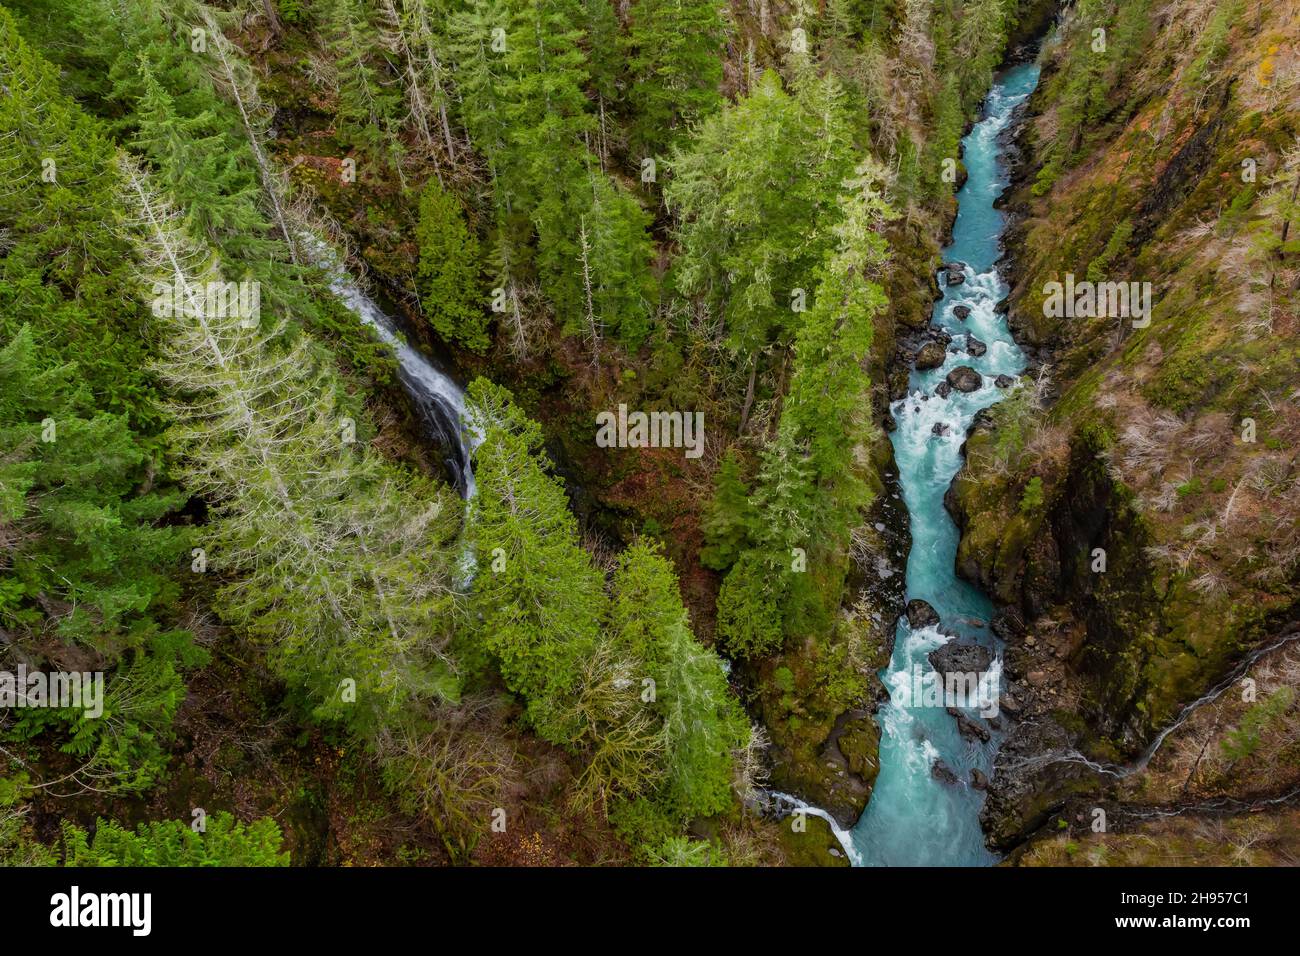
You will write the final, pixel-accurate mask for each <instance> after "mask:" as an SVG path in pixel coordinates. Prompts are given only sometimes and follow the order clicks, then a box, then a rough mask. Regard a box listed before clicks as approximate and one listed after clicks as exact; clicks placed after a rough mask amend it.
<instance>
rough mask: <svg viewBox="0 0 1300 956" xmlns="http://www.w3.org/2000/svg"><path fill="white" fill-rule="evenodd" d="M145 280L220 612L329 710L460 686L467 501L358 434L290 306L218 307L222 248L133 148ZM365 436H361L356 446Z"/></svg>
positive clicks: (381, 717)
mask: <svg viewBox="0 0 1300 956" xmlns="http://www.w3.org/2000/svg"><path fill="white" fill-rule="evenodd" d="M122 177H123V191H124V197H125V199H126V202H127V204H128V208H130V209H131V210H132V212H133V215H134V217H135V219H136V221H137V223H138V225H137V231H136V237H137V245H138V248H139V254H140V258H141V260H142V262H143V266H144V273H145V275H146V277H147V280H146V281H151V282H153V283H154V284H155V288H157V287H158V286H159V285H161V286H163V287H165V288H167V289H169V290H172V295H175V296H178V298H179V302H178V304H177V307H175V308H173V309H171V310H164V312H163V314H162V315H161V316H160V318H161V319H163V320H164V322H163V324H164V329H165V334H163V335H162V336H161V342H162V353H163V360H162V369H163V372H164V375H165V376H166V379H167V381H168V383H169V384H170V385H171V387H172V389H173V391H174V393H175V394H176V395H178V396H184V399H183V400H181V401H178V402H176V403H175V404H174V406H173V415H174V417H175V418H176V420H177V422H178V424H177V426H176V427H175V428H173V430H172V433H171V438H172V441H173V442H174V444H175V445H176V447H177V448H178V450H179V451H181V452H182V454H183V455H184V464H183V472H184V475H185V477H186V479H187V483H188V486H189V488H190V489H191V490H192V491H194V492H195V493H198V494H202V495H204V497H205V498H206V500H208V501H209V502H210V503H211V506H212V511H213V516H214V519H215V520H214V521H213V522H212V524H211V526H210V527H209V528H208V529H207V531H206V533H205V535H204V539H203V543H204V546H205V548H206V550H207V553H208V558H207V561H208V565H209V566H210V567H211V568H212V569H213V570H215V571H217V572H219V573H222V574H223V575H224V576H225V577H224V583H223V584H222V586H221V587H220V589H219V590H218V592H217V598H216V606H217V609H218V610H219V611H220V612H221V614H222V615H223V617H224V618H225V619H226V620H227V621H228V622H229V623H231V624H232V625H235V626H237V627H239V628H241V629H243V630H244V631H245V632H246V633H249V634H251V635H253V636H256V637H260V638H262V639H264V640H266V641H268V642H269V644H270V653H271V659H272V662H273V664H274V665H275V666H276V668H277V670H278V672H279V673H280V674H281V675H282V676H283V677H284V678H285V679H286V680H288V681H289V682H290V684H291V685H293V686H295V687H296V688H298V689H300V690H301V691H302V692H303V693H305V694H306V696H307V699H308V703H309V706H310V707H311V710H312V712H313V713H314V714H315V715H316V716H317V717H320V718H327V719H340V718H342V719H347V720H349V721H350V722H351V723H352V724H353V725H354V726H358V727H362V728H365V727H369V726H372V725H374V724H375V723H376V722H378V723H379V724H382V723H383V722H384V721H385V720H387V719H388V718H389V715H391V714H392V713H394V712H396V711H399V710H400V709H401V708H402V707H403V706H404V705H405V704H406V703H407V702H408V701H410V700H412V699H421V698H433V699H453V700H454V699H455V698H456V696H457V695H458V693H459V690H458V681H457V678H456V667H455V664H454V662H453V661H452V660H451V659H450V657H449V655H448V653H447V651H446V646H447V644H448V642H449V639H450V634H449V628H448V614H449V611H450V603H451V600H452V598H451V595H450V586H449V585H450V575H451V570H452V568H451V565H452V561H451V555H450V553H449V549H448V548H446V547H445V542H446V539H447V538H448V537H449V535H450V532H451V529H450V528H449V527H448V526H447V521H448V518H449V517H452V516H454V514H455V509H453V508H448V507H446V504H445V502H444V500H443V499H444V495H446V494H447V492H446V490H445V489H435V488H434V487H433V486H431V485H430V483H428V482H427V481H424V480H421V479H416V478H413V477H411V476H410V475H407V474H405V473H403V472H402V471H400V470H398V469H395V468H393V467H392V466H389V465H387V464H385V463H383V462H381V461H380V460H379V459H378V458H377V457H376V456H375V454H374V453H373V451H371V450H370V449H369V448H367V447H365V446H360V443H359V442H357V441H356V438H355V434H356V431H357V427H358V426H357V423H356V421H355V420H354V418H353V417H352V415H351V414H349V412H353V409H351V408H349V407H348V406H346V405H343V404H341V402H340V399H339V388H338V383H337V381H336V380H335V377H334V375H333V373H332V370H330V369H329V368H328V367H326V366H324V365H323V364H322V363H321V362H320V360H319V359H318V358H317V356H316V354H315V350H314V348H313V346H312V343H311V342H310V340H308V339H306V338H305V337H303V336H301V335H295V334H294V333H293V331H292V327H291V326H289V325H288V323H287V322H286V321H285V320H280V321H279V322H276V323H263V325H264V326H265V328H263V327H259V326H256V325H254V324H252V323H248V322H246V321H245V320H243V319H242V318H240V317H239V316H238V315H230V314H227V313H225V312H224V311H222V310H215V314H214V310H211V309H209V308H207V307H206V303H205V300H204V297H203V291H202V290H203V288H204V287H205V285H206V283H207V282H209V281H212V277H213V268H212V260H211V256H210V253H209V251H208V250H207V249H205V248H204V247H202V246H201V245H197V244H195V243H193V242H192V241H191V240H190V239H189V238H188V237H187V236H186V235H185V234H184V233H183V231H182V230H181V229H179V228H178V226H177V223H176V215H175V213H174V211H173V210H172V208H171V207H170V206H169V204H168V203H167V202H166V201H165V200H164V199H163V198H162V197H160V196H159V195H158V194H157V193H155V192H154V190H153V188H152V186H151V184H150V183H149V182H148V180H147V178H146V176H145V174H144V173H143V172H142V171H141V170H139V169H138V168H136V167H134V166H133V165H132V164H130V163H129V162H124V163H123V165H122ZM359 446H360V447H359Z"/></svg>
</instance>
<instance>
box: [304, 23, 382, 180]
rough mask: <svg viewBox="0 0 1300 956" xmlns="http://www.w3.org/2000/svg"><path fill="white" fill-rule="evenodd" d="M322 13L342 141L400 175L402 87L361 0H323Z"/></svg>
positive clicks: (337, 124) (336, 114) (336, 121)
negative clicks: (335, 86) (336, 78)
mask: <svg viewBox="0 0 1300 956" xmlns="http://www.w3.org/2000/svg"><path fill="white" fill-rule="evenodd" d="M321 18H322V20H323V25H324V27H325V32H326V34H327V35H328V37H329V52H330V53H331V55H332V57H333V61H334V64H333V65H334V68H335V70H336V72H337V76H338V86H337V92H338V105H337V106H336V107H335V111H334V123H335V126H336V127H337V129H338V133H339V136H340V137H342V138H343V139H344V141H345V142H347V143H350V144H352V145H354V146H356V147H358V148H360V149H361V150H362V151H363V152H364V153H365V154H366V155H367V156H369V157H373V158H375V159H379V160H382V161H384V162H387V163H388V164H389V165H390V166H391V167H393V168H394V169H396V170H397V171H398V173H399V175H400V173H401V161H402V140H401V138H400V137H399V135H398V132H399V130H400V126H401V106H402V93H401V88H400V85H399V84H398V83H397V81H396V78H395V77H394V76H393V73H394V70H393V66H392V64H391V63H390V62H389V60H388V58H387V51H386V49H385V47H384V45H383V44H382V42H381V41H380V37H379V32H378V30H377V29H376V27H375V24H374V22H373V21H372V19H371V14H370V11H369V10H368V9H367V4H366V3H365V2H364V0H328V3H326V4H325V6H324V10H323V11H322V14H321Z"/></svg>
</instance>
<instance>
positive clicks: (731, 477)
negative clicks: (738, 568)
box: [700, 451, 754, 571]
mask: <svg viewBox="0 0 1300 956" xmlns="http://www.w3.org/2000/svg"><path fill="white" fill-rule="evenodd" d="M753 523H754V510H753V508H752V506H751V505H750V503H749V491H748V489H746V487H745V482H744V480H743V479H742V478H741V474H740V462H739V461H738V460H737V458H736V454H735V452H734V451H728V452H727V454H726V456H725V457H724V458H723V459H722V465H721V467H719V468H718V473H717V475H716V477H715V478H714V489H713V499H712V500H711V501H710V502H709V504H708V507H707V508H706V509H705V512H704V516H703V518H702V519H701V521H700V528H701V530H702V531H703V532H704V539H705V541H706V542H707V543H706V544H705V546H704V548H703V549H702V550H701V551H700V563H701V564H703V565H704V566H705V567H706V568H713V569H714V570H715V571H725V570H727V568H729V567H731V566H732V565H733V564H735V563H736V560H737V559H738V558H739V557H740V553H741V550H742V549H743V547H744V545H745V542H746V541H747V540H748V538H749V534H750V531H751V528H752V526H753Z"/></svg>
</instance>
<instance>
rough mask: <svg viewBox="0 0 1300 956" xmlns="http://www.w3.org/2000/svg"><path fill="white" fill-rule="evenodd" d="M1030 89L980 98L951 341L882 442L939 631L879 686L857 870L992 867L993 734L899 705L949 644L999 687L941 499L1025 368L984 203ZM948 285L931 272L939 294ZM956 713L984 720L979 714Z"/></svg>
mask: <svg viewBox="0 0 1300 956" xmlns="http://www.w3.org/2000/svg"><path fill="white" fill-rule="evenodd" d="M1037 82H1038V67H1037V66H1036V65H1033V64H1025V65H1021V66H1016V67H1013V68H1011V69H1009V70H1007V71H1005V72H1004V73H1002V74H1001V75H1000V76H999V77H998V79H997V81H996V82H995V83H994V86H993V88H992V90H991V91H990V93H989V96H988V99H987V101H986V103H985V108H984V118H983V119H982V120H981V121H980V122H979V123H977V124H976V125H975V126H974V127H973V128H972V129H971V131H970V133H969V134H967V136H966V137H965V139H964V140H963V145H964V149H963V153H962V158H963V161H964V162H965V165H966V170H967V174H968V178H967V180H966V182H965V184H964V185H963V186H962V188H961V189H960V190H959V192H958V193H957V201H958V214H957V220H956V223H955V224H954V226H953V236H952V243H951V245H949V246H948V248H947V249H946V250H944V257H945V261H946V262H960V263H962V264H963V270H962V275H963V276H964V282H962V283H961V284H958V285H951V286H945V287H944V294H943V297H942V299H941V300H940V301H939V302H937V303H936V304H935V309H934V316H933V324H934V325H936V326H940V327H942V328H944V329H946V330H948V331H949V332H950V333H951V334H952V337H953V341H952V344H951V345H950V346H949V351H948V353H947V355H946V356H945V358H944V362H943V364H942V366H940V367H939V368H936V369H931V370H926V371H919V370H913V372H912V374H911V377H910V381H909V392H910V394H909V395H908V397H907V398H904V399H901V400H899V401H898V402H895V403H894V405H893V407H892V411H893V414H894V418H895V420H896V422H897V424H898V427H897V429H896V430H895V431H894V433H893V435H892V436H891V437H892V441H893V445H894V455H895V458H896V461H897V464H898V474H899V480H900V484H901V486H902V495H903V500H904V503H905V504H906V506H907V509H908V514H909V516H910V524H911V532H912V549H911V552H910V553H909V555H908V560H907V593H908V597H909V598H921V599H924V600H926V601H928V602H929V603H930V604H931V605H933V607H934V608H935V610H936V611H937V612H938V614H939V617H940V620H941V626H942V628H943V632H941V631H940V629H939V627H935V626H931V627H918V628H917V630H915V631H913V630H912V629H911V628H910V627H909V625H908V623H907V620H906V619H903V620H901V621H900V622H899V624H898V630H897V639H896V642H895V645H894V653H893V657H892V658H891V660H890V663H889V667H888V669H887V670H886V671H885V672H884V673H883V674H882V675H881V676H882V679H883V680H884V682H885V686H886V687H887V688H888V689H889V692H890V702H889V703H887V704H885V705H883V706H882V707H881V708H880V711H879V714H878V720H879V722H880V726H881V746H880V773H879V776H878V777H877V778H876V784H875V789H874V791H873V793H872V797H871V802H870V803H869V804H868V806H867V809H866V812H864V813H863V815H862V818H861V819H860V820H859V821H858V823H857V825H856V826H855V827H854V828H853V831H852V834H851V840H852V851H853V852H851V853H850V856H851V857H852V858H853V859H854V862H855V863H859V864H860V865H867V866H926V865H968V866H969V865H987V864H991V863H993V862H995V857H994V856H993V854H992V853H991V852H990V851H989V850H988V849H987V847H986V846H985V844H984V834H983V832H982V830H981V828H980V825H979V809H980V805H981V803H982V801H983V795H982V794H981V793H980V792H979V790H977V789H975V788H973V787H972V786H971V780H972V773H971V772H972V771H973V770H978V771H980V772H981V773H983V774H985V775H988V774H990V773H991V770H992V762H993V755H994V753H995V752H996V749H997V746H998V744H999V743H1000V742H1001V738H1002V736H1003V734H1002V733H1001V732H1000V731H999V729H998V727H997V724H996V723H994V724H993V725H992V726H990V727H989V728H988V729H989V730H990V731H991V734H990V739H989V740H988V741H987V742H981V741H979V740H978V739H974V740H968V739H966V738H963V737H962V735H961V734H960V733H959V732H958V729H957V723H956V721H955V720H954V718H953V717H952V716H951V715H949V714H948V713H947V711H946V709H945V708H944V707H943V706H926V701H924V700H916V699H912V700H909V701H907V702H906V703H904V701H903V695H904V694H905V693H906V691H907V690H908V689H909V688H914V687H916V686H917V678H918V677H919V676H923V675H924V674H925V673H927V672H933V670H934V669H933V667H932V666H931V664H930V662H929V660H928V657H927V655H928V654H929V653H930V652H931V651H933V650H935V649H936V648H938V647H940V646H942V645H943V644H945V643H947V642H948V641H950V640H953V639H954V638H953V637H952V636H951V635H952V634H956V635H960V639H961V640H962V641H963V642H966V643H971V642H973V643H978V644H981V645H983V646H985V647H986V648H989V649H990V650H991V651H992V652H993V655H994V657H993V663H992V664H991V665H990V667H989V672H991V674H992V675H994V676H995V677H996V679H997V682H995V684H994V686H997V683H1000V672H1001V664H1002V643H1001V641H999V640H998V639H997V638H996V637H995V636H994V635H993V634H992V632H991V631H989V630H988V627H987V621H988V620H989V617H990V615H991V613H992V610H993V608H992V605H991V604H990V602H989V599H988V598H987V597H986V596H985V595H984V594H982V593H980V591H979V590H977V589H976V588H974V587H972V586H971V585H969V584H967V583H966V582H964V581H962V580H960V579H958V578H957V576H956V572H955V562H956V555H957V543H958V539H959V534H958V531H957V527H956V526H955V525H954V524H953V521H952V519H951V517H950V516H949V515H948V512H947V510H946V509H945V508H944V504H943V497H944V493H945V491H947V489H948V486H949V484H950V483H951V482H952V479H953V476H954V475H956V473H957V471H958V469H959V468H960V467H961V445H962V442H963V440H964V438H965V435H966V431H967V429H968V428H969V427H970V425H971V422H972V420H973V419H974V417H975V414H976V413H977V412H978V411H980V410H981V409H983V408H986V407H987V406H989V405H992V404H993V403H994V402H996V401H998V400H999V399H1000V398H1002V397H1003V395H1004V394H1005V390H1004V389H1000V388H998V387H997V386H996V385H995V384H994V380H995V379H996V377H997V376H999V375H1008V376H1017V375H1019V374H1020V373H1021V372H1022V371H1023V370H1024V367H1025V357H1024V355H1023V353H1022V352H1021V351H1020V349H1019V347H1018V346H1017V345H1016V343H1015V341H1014V340H1013V339H1012V337H1011V334H1010V332H1009V331H1008V329H1007V325H1006V322H1005V318H1004V316H1002V315H999V314H997V313H996V312H995V311H994V309H995V306H996V305H997V303H998V302H999V301H1000V300H1001V299H1002V298H1004V297H1005V296H1006V294H1007V291H1008V290H1007V288H1006V286H1005V284H1004V283H1003V282H1002V280H1001V278H1000V276H999V275H998V273H997V270H996V269H995V268H994V263H995V262H996V261H997V259H998V257H999V256H1000V254H1001V248H1000V240H1001V236H1002V231H1003V228H1004V225H1005V222H1004V217H1003V215H1002V213H1001V212H1000V211H998V210H997V209H995V208H994V202H995V201H996V200H997V198H998V197H999V196H1000V195H1001V194H1002V192H1003V190H1004V189H1005V188H1006V186H1007V180H1006V171H1005V169H1004V168H1003V166H1002V163H1001V158H1000V155H999V135H1000V134H1001V133H1002V131H1003V130H1004V129H1005V128H1006V126H1007V124H1008V123H1009V122H1010V120H1011V117H1012V112H1013V110H1014V109H1015V107H1016V106H1017V105H1018V104H1020V103H1021V102H1023V101H1024V100H1025V99H1026V98H1027V97H1028V96H1029V94H1030V93H1031V92H1033V89H1034V86H1035V85H1036V84H1037ZM945 275H946V273H940V277H941V282H942V281H943V277H944V276H945ZM957 306H965V307H966V308H969V310H970V312H969V315H968V316H967V318H966V319H965V321H962V320H960V319H959V318H958V317H957V313H956V311H955V308H956V307H957ZM971 337H974V338H975V339H978V340H979V341H980V342H982V343H984V344H985V346H986V347H987V348H986V350H985V351H983V352H982V354H978V355H977V354H973V351H974V352H978V351H979V349H978V346H974V345H972V343H971ZM972 350H973V351H972ZM963 365H965V366H970V367H971V368H973V369H974V370H975V371H976V372H978V373H980V376H981V379H982V384H981V386H980V387H979V388H978V389H976V390H975V391H973V392H969V393H964V392H962V391H959V390H957V389H953V390H952V391H951V392H950V393H949V395H948V397H946V398H944V397H941V396H940V395H939V394H936V391H935V389H936V387H937V386H938V385H939V384H940V383H941V382H943V381H944V379H945V377H946V376H947V374H948V373H949V372H950V371H952V370H953V369H955V368H957V367H958V366H963ZM1017 387H1018V386H1017ZM945 632H946V633H945ZM966 712H967V714H969V715H970V716H971V717H972V719H974V720H976V721H979V720H980V717H979V716H978V711H977V710H976V709H974V708H967V709H966ZM936 761H942V764H943V765H944V766H946V767H947V768H948V769H949V770H950V771H951V772H952V775H953V777H955V781H954V780H949V781H946V782H945V781H944V780H941V779H938V778H937V777H936V776H935V774H934V772H933V767H934V764H935V762H936Z"/></svg>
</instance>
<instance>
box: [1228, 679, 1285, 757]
mask: <svg viewBox="0 0 1300 956" xmlns="http://www.w3.org/2000/svg"><path fill="white" fill-rule="evenodd" d="M1294 701H1295V691H1294V690H1292V689H1291V688H1290V687H1279V688H1278V689H1277V690H1275V691H1273V693H1271V694H1269V695H1268V697H1266V698H1264V699H1263V700H1261V701H1258V702H1257V703H1255V704H1253V705H1252V706H1251V708H1250V709H1249V710H1247V711H1246V714H1245V716H1244V717H1242V718H1241V721H1240V723H1238V725H1237V726H1236V727H1234V728H1233V729H1232V730H1230V731H1228V733H1227V734H1225V735H1224V738H1223V741H1222V742H1221V743H1220V747H1221V748H1222V750H1223V756H1224V757H1225V758H1227V759H1228V760H1231V761H1236V760H1244V759H1245V758H1246V757H1249V756H1250V755H1251V754H1253V753H1254V752H1255V751H1256V750H1258V749H1259V745H1260V741H1261V740H1262V738H1263V736H1264V734H1266V733H1267V732H1268V731H1269V730H1270V729H1272V728H1273V727H1275V726H1277V724H1278V723H1279V722H1280V721H1281V720H1282V717H1283V715H1284V714H1285V713H1286V712H1287V710H1289V709H1290V707H1291V704H1292V703H1293V702H1294Z"/></svg>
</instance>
